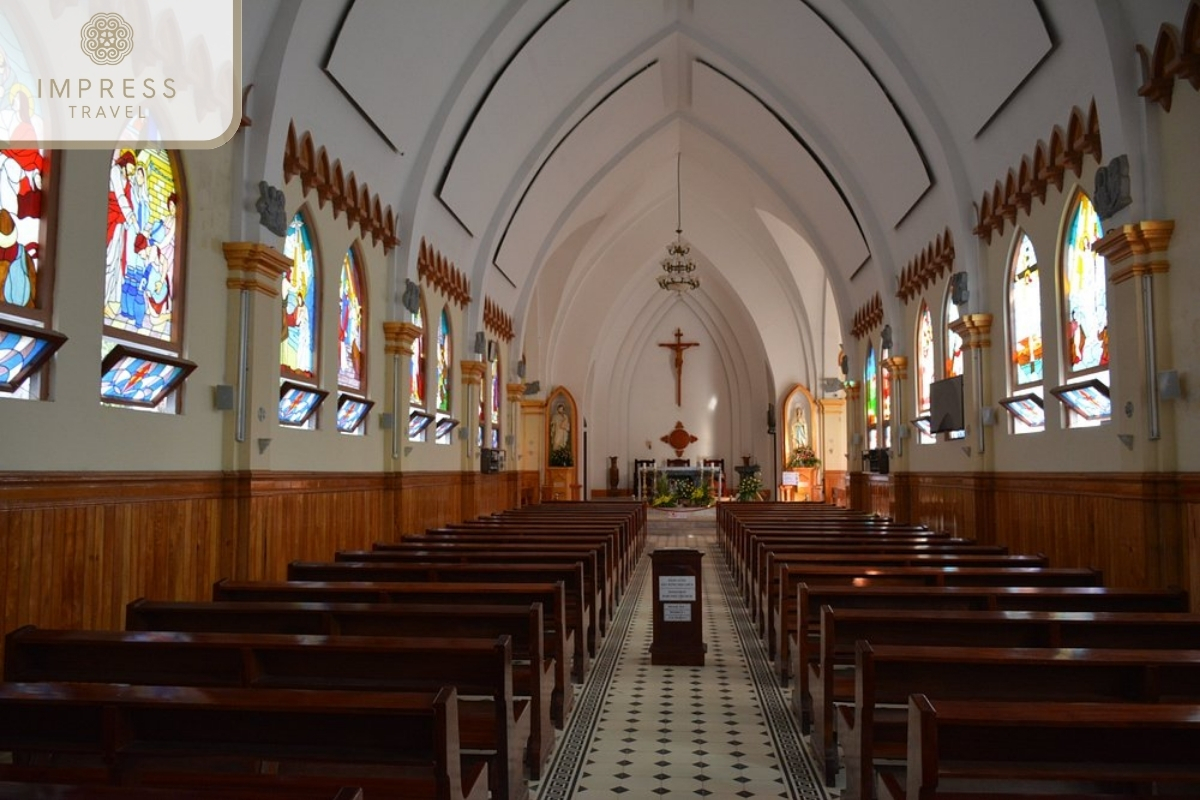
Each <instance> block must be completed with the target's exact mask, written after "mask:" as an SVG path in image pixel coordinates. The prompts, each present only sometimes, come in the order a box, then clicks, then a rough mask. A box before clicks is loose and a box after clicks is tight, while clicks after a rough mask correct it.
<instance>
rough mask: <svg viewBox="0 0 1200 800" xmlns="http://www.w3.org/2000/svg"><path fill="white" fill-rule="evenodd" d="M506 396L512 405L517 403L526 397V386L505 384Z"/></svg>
mask: <svg viewBox="0 0 1200 800" xmlns="http://www.w3.org/2000/svg"><path fill="white" fill-rule="evenodd" d="M504 391H505V395H506V396H507V397H508V401H509V402H510V403H515V402H517V401H518V400H520V399H521V398H522V397H524V396H525V384H523V383H506V384H504Z"/></svg>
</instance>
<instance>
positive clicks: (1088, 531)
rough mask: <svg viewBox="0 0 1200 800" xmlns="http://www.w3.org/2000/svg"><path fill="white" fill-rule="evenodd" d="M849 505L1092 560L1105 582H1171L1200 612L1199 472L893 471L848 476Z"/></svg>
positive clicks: (1021, 548) (1071, 561)
mask: <svg viewBox="0 0 1200 800" xmlns="http://www.w3.org/2000/svg"><path fill="white" fill-rule="evenodd" d="M852 489H854V491H852V493H851V495H852V498H854V499H855V503H856V505H855V507H857V508H860V509H862V510H866V511H870V512H874V513H878V514H881V515H883V516H888V517H891V518H893V519H895V520H898V521H901V522H920V523H924V524H926V525H929V526H930V527H932V528H934V529H937V530H944V531H948V532H950V533H952V534H955V535H958V536H967V537H973V538H975V539H978V540H979V541H980V542H982V543H988V544H991V543H995V544H1004V545H1007V546H1008V547H1009V548H1010V550H1011V551H1012V552H1014V553H1045V554H1046V555H1047V556H1048V557H1049V559H1050V561H1051V562H1052V563H1053V564H1054V565H1056V566H1065V567H1071V566H1079V567H1096V568H1098V569H1101V570H1103V571H1104V580H1105V584H1107V585H1109V586H1145V587H1169V586H1179V587H1183V588H1186V589H1188V590H1189V592H1190V594H1191V601H1192V606H1193V608H1194V609H1195V610H1197V611H1200V475H1162V474H1139V473H975V474H964V473H923V474H922V473H897V474H891V475H869V474H863V473H856V474H855V475H853V476H852Z"/></svg>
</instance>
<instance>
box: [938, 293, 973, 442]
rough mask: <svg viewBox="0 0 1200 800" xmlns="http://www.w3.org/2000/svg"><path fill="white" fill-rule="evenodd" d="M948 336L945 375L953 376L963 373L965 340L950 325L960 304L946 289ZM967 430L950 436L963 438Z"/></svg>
mask: <svg viewBox="0 0 1200 800" xmlns="http://www.w3.org/2000/svg"><path fill="white" fill-rule="evenodd" d="M945 309H946V338H945V343H944V344H945V348H946V349H945V354H946V374H945V375H944V376H943V377H946V378H953V377H955V376H957V375H962V374H963V340H962V337H961V336H959V335H958V334H957V333H955V332H954V329H953V328H951V327H950V324H951V323H952V322H957V321H958V318H959V313H958V306H957V305H956V304H955V302H954V299H953V298H952V297H951V294H950V291H949V290H947V291H946V304H945ZM966 435H967V434H966V432H965V431H961V430H960V431H952V432H951V433H950V434H948V436H949V437H950V438H951V439H962V438H964V437H965V436H966Z"/></svg>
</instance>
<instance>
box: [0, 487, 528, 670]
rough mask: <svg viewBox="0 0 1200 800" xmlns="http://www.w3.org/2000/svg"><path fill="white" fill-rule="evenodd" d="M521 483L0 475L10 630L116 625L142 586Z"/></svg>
mask: <svg viewBox="0 0 1200 800" xmlns="http://www.w3.org/2000/svg"><path fill="white" fill-rule="evenodd" d="M518 484H519V477H518V474H517V473H515V472H507V473H505V472H502V473H498V474H494V475H479V474H475V473H470V474H468V473H411V474H404V475H400V474H393V475H387V474H380V473H315V472H286V473H284V472H265V473H244V474H222V473H141V472H136V473H135V472H120V473H117V472H113V473H0V633H7V632H8V631H11V630H12V629H14V628H16V627H18V626H20V625H26V624H35V625H41V626H45V627H60V628H85V629H105V628H108V629H114V628H120V627H122V625H123V623H124V616H125V605H126V603H128V602H129V601H130V600H133V599H134V598H137V597H143V596H144V597H150V598H152V599H156V600H204V599H208V598H210V597H211V596H212V584H213V583H214V582H215V581H217V580H219V579H221V578H226V577H228V578H238V579H280V578H283V577H284V576H285V574H286V566H287V563H288V562H289V561H293V560H297V559H304V560H317V561H324V560H328V559H331V558H332V557H333V553H334V551H335V550H338V549H341V548H367V547H370V546H371V544H372V543H373V542H376V541H394V540H396V539H399V538H400V536H401V535H402V533H406V532H409V533H420V532H423V531H424V530H425V529H426V528H430V527H434V526H436V525H441V524H445V523H447V522H458V521H461V520H463V519H471V518H474V517H476V516H479V515H481V514H490V513H494V512H497V511H503V510H504V509H507V508H512V507H514V506H515V505H516V504H517V499H518V492H517V487H518ZM2 647H3V644H2V642H0V648H2ZM0 656H2V651H0Z"/></svg>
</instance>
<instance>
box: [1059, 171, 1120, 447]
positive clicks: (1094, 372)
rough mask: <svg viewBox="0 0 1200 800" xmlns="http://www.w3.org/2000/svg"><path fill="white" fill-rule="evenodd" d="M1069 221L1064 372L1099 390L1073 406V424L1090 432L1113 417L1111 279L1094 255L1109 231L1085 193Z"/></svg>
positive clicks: (1070, 378) (1065, 252) (1064, 276)
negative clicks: (1094, 247)
mask: <svg viewBox="0 0 1200 800" xmlns="http://www.w3.org/2000/svg"><path fill="white" fill-rule="evenodd" d="M1068 220H1069V221H1068V223H1067V228H1066V233H1065V237H1064V239H1063V244H1062V314H1063V343H1064V346H1065V349H1066V352H1065V354H1064V355H1065V358H1064V360H1063V364H1064V366H1065V369H1064V372H1065V377H1066V379H1067V384H1083V383H1091V385H1092V387H1093V388H1092V389H1091V390H1090V391H1089V390H1086V389H1085V390H1082V391H1083V395H1082V396H1080V397H1079V398H1078V399H1079V400H1080V401H1081V402H1082V405H1079V404H1076V405H1072V404H1071V403H1070V402H1068V408H1070V409H1071V411H1070V412H1069V414H1068V419H1067V425H1068V426H1070V427H1085V426H1089V425H1098V424H1100V423H1101V422H1103V421H1105V420H1107V419H1108V417H1109V408H1108V406H1109V402H1108V385H1109V376H1108V306H1107V293H1106V277H1105V270H1104V258H1103V257H1101V256H1100V255H1098V254H1096V253H1094V252H1092V243H1093V242H1095V241H1096V240H1098V239H1100V237H1101V236H1103V234H1104V232H1103V230H1102V229H1101V226H1100V216H1099V215H1098V214H1097V213H1096V209H1095V207H1094V206H1093V205H1092V202H1091V200H1089V199H1088V196H1087V195H1086V194H1084V193H1083V192H1079V193H1078V194H1077V195H1076V196H1075V199H1074V201H1073V203H1072V208H1071V213H1070V215H1069V216H1068ZM1064 399H1066V398H1064ZM1079 411H1083V413H1078V412H1079Z"/></svg>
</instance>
